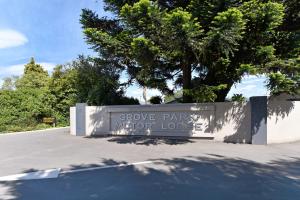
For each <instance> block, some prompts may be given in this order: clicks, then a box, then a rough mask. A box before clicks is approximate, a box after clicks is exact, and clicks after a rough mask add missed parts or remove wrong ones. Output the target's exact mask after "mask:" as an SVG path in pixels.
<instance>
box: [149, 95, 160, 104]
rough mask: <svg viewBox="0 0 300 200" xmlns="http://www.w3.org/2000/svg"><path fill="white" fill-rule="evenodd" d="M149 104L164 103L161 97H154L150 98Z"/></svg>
mask: <svg viewBox="0 0 300 200" xmlns="http://www.w3.org/2000/svg"><path fill="white" fill-rule="evenodd" d="M149 102H150V103H151V104H161V103H162V99H161V97H160V96H153V97H151V98H150V100H149Z"/></svg>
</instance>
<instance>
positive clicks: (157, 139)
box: [84, 135, 210, 146]
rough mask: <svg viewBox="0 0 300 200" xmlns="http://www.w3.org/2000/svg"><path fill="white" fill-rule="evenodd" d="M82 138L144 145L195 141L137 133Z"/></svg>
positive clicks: (178, 143)
mask: <svg viewBox="0 0 300 200" xmlns="http://www.w3.org/2000/svg"><path fill="white" fill-rule="evenodd" d="M84 138H86V139H104V140H106V141H108V142H115V143H118V144H136V145H146V146H149V145H161V144H167V145H180V144H187V143H194V142H195V141H193V140H191V138H185V137H163V136H139V135H123V136H112V135H94V136H88V137H84ZM203 139H204V138H203ZM205 139H206V138H205ZM209 139H210V138H209Z"/></svg>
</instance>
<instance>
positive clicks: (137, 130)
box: [88, 97, 295, 145]
mask: <svg viewBox="0 0 300 200" xmlns="http://www.w3.org/2000/svg"><path fill="white" fill-rule="evenodd" d="M292 100H293V99H289V100H286V99H285V100H278V99H277V98H273V97H272V98H269V99H268V102H267V105H266V106H267V109H265V107H264V106H263V105H262V108H264V109H262V110H260V111H259V113H253V112H252V111H251V103H250V102H244V103H234V102H223V103H204V104H169V105H141V106H135V105H129V106H125V107H124V106H109V107H106V106H103V107H89V109H91V110H90V111H91V115H90V116H89V117H90V120H89V124H88V134H89V135H92V136H100V135H104V136H106V135H114V136H117V137H116V138H112V139H110V140H109V141H110V142H117V143H120V144H128V143H129V144H144V145H149V144H181V143H186V142H189V140H188V139H186V138H189V137H195V138H210V139H213V140H217V141H223V142H227V143H248V144H249V143H251V142H252V135H254V134H256V132H255V131H256V130H262V129H261V126H262V125H264V124H266V123H265V122H266V121H267V120H268V119H271V118H272V119H273V118H274V117H276V120H281V119H284V118H286V117H288V116H289V114H290V113H291V112H292V111H293V110H294V108H295V103H294V101H292ZM184 106H186V110H184V109H182V108H181V107H184ZM205 107H214V110H212V109H211V110H205V109H203V108H205ZM258 107H259V105H258ZM172 109H173V110H172ZM124 113H125V114H124ZM128 113H129V115H130V118H128V117H127V116H126V115H127V114H128ZM157 113H160V114H157ZM165 113H166V115H167V116H168V117H169V118H167V120H166V119H164V116H163V115H164V114H165ZM143 114H144V115H143ZM180 114H183V115H182V116H187V119H186V118H184V117H183V118H182V116H181V115H180ZM258 114H261V117H258V118H257V120H256V121H253V120H252V121H251V119H252V118H253V116H254V115H255V116H258ZM173 115H174V116H175V117H176V118H178V123H177V124H176V123H172V122H173V121H172V117H171V116H173ZM135 116H136V119H134V118H135ZM153 116H155V120H154V119H151V117H153ZM194 116H196V118H194ZM143 117H144V118H145V119H143ZM253 119H254V118H253ZM175 121H176V120H175ZM168 122H171V123H169V125H172V127H171V128H167V129H163V128H165V127H166V126H167V125H168ZM151 123H152V125H151ZM164 123H166V124H164ZM195 124H199V125H200V126H199V127H198V128H199V130H196V128H195ZM173 125H174V126H173ZM162 127H163V128H162ZM165 130H167V131H165ZM120 136H129V137H128V138H123V137H120ZM131 136H146V137H137V138H135V137H131ZM162 136H167V137H169V138H168V139H161V137H162ZM147 137H149V139H147ZM153 137H157V139H154V138H153ZM173 137H175V141H172V140H173ZM178 137H183V138H184V139H183V140H182V141H183V142H182V141H177V139H176V138H178Z"/></svg>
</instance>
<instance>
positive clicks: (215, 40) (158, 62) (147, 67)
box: [81, 0, 299, 102]
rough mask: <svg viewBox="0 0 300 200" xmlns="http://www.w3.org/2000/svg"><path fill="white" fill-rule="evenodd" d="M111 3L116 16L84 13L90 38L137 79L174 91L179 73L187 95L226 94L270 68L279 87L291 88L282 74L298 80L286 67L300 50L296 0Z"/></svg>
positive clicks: (217, 97) (211, 97) (218, 97)
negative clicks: (247, 76)
mask: <svg viewBox="0 0 300 200" xmlns="http://www.w3.org/2000/svg"><path fill="white" fill-rule="evenodd" d="M104 2H105V9H106V10H107V11H110V12H111V13H112V14H113V17H111V18H107V17H103V18H100V17H99V16H98V15H97V14H96V13H95V12H93V11H91V10H87V9H84V10H83V12H82V16H81V23H82V25H83V28H84V33H85V37H86V41H87V43H88V44H90V45H92V48H93V49H94V50H95V51H96V52H98V53H99V55H100V57H101V58H102V59H105V60H106V61H107V62H109V63H110V64H109V66H108V67H113V68H115V69H118V70H121V71H122V70H126V72H127V74H128V75H129V76H130V80H129V82H131V81H133V80H135V81H137V82H138V83H139V84H140V85H143V86H147V87H150V88H158V89H160V90H161V91H162V92H163V93H172V90H170V88H168V85H167V81H168V80H173V81H174V83H175V84H176V86H179V87H182V88H183V101H184V102H194V101H224V100H225V98H226V96H227V94H228V92H229V91H230V89H231V87H232V86H233V84H235V83H237V82H239V81H240V80H241V78H242V76H243V75H245V73H252V74H262V73H267V74H270V82H269V87H270V88H271V89H275V90H276V87H280V88H284V87H282V86H278V85H280V83H279V82H280V80H282V79H284V80H285V82H284V83H283V85H285V86H286V84H288V85H292V87H293V88H295V87H297V82H299V78H298V75H296V76H295V74H293V73H291V72H290V71H289V69H291V68H288V67H286V66H284V65H285V63H286V60H288V59H290V58H295V57H297V54H299V51H298V50H299V49H298V50H297V48H298V46H297V45H299V37H298V36H299V32H297V31H298V30H299V25H295V24H294V20H297V21H298V22H299V20H298V19H294V16H295V13H296V12H297V9H296V10H295V9H294V8H293V7H292V5H293V3H291V2H295V4H297V5H299V3H297V1H295V0H294V1H293V0H290V1H288V0H285V1H283V0H282V1H277V2H276V1H269V0H245V1H242V0H173V1H172V0H165V1H163V0H158V1H151V0H104ZM298 8H299V6H298ZM297 42H298V43H297ZM291 62H293V61H290V63H291ZM279 64H281V65H279ZM289 66H290V65H289ZM281 68H282V69H281ZM293 68H295V67H294V66H293ZM295 70H296V71H297V69H293V70H292V71H295ZM282 73H283V74H285V73H286V75H283V76H284V77H283V76H282V75H280V74H282ZM279 76H280V77H279ZM286 81H288V83H286ZM281 84H282V81H281ZM285 89H287V90H289V89H288V88H285ZM285 89H283V90H285Z"/></svg>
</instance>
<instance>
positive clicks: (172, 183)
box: [0, 130, 300, 200]
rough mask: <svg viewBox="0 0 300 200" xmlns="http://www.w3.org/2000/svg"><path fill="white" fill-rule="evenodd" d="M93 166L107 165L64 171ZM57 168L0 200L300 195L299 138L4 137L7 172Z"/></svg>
mask: <svg viewBox="0 0 300 200" xmlns="http://www.w3.org/2000/svg"><path fill="white" fill-rule="evenodd" d="M143 161H149V162H147V163H145V164H140V165H129V166H123V167H108V166H116V165H119V164H126V163H127V164H131V163H136V162H143ZM90 167H105V168H102V169H95V170H91V171H82V172H77V173H64V172H67V171H70V170H71V171H72V170H78V169H87V168H90ZM52 168H62V173H61V174H60V175H59V177H58V178H55V179H41V180H26V181H24V180H23V181H10V182H0V199H1V200H2V199H3V200H6V199H28V200H34V199H37V200H41V199H43V200H48V199H49V200H50V199H51V200H53V199H58V200H60V199H62V200H65V199H66V200H69V199H70V200H73V199H75V200H76V199H78V200H81V199H83V200H86V199H87V200H88V199H123V200H124V199H130V200H132V199H146V200H147V199H172V200H173V199H175V200H176V199H249V200H250V199H251V200H254V199H270V200H271V199H272V200H275V199H278V200H281V199H300V142H299V143H291V144H277V145H269V146H255V145H240V144H224V143H214V142H211V141H204V140H194V139H193V140H170V139H145V138H125V137H112V138H111V137H107V138H81V137H74V136H70V135H68V133H67V131H66V130H55V131H44V132H40V133H30V134H11V135H0V177H2V176H7V175H13V174H19V173H24V172H31V171H39V170H46V169H52ZM73 172H74V171H73Z"/></svg>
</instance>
